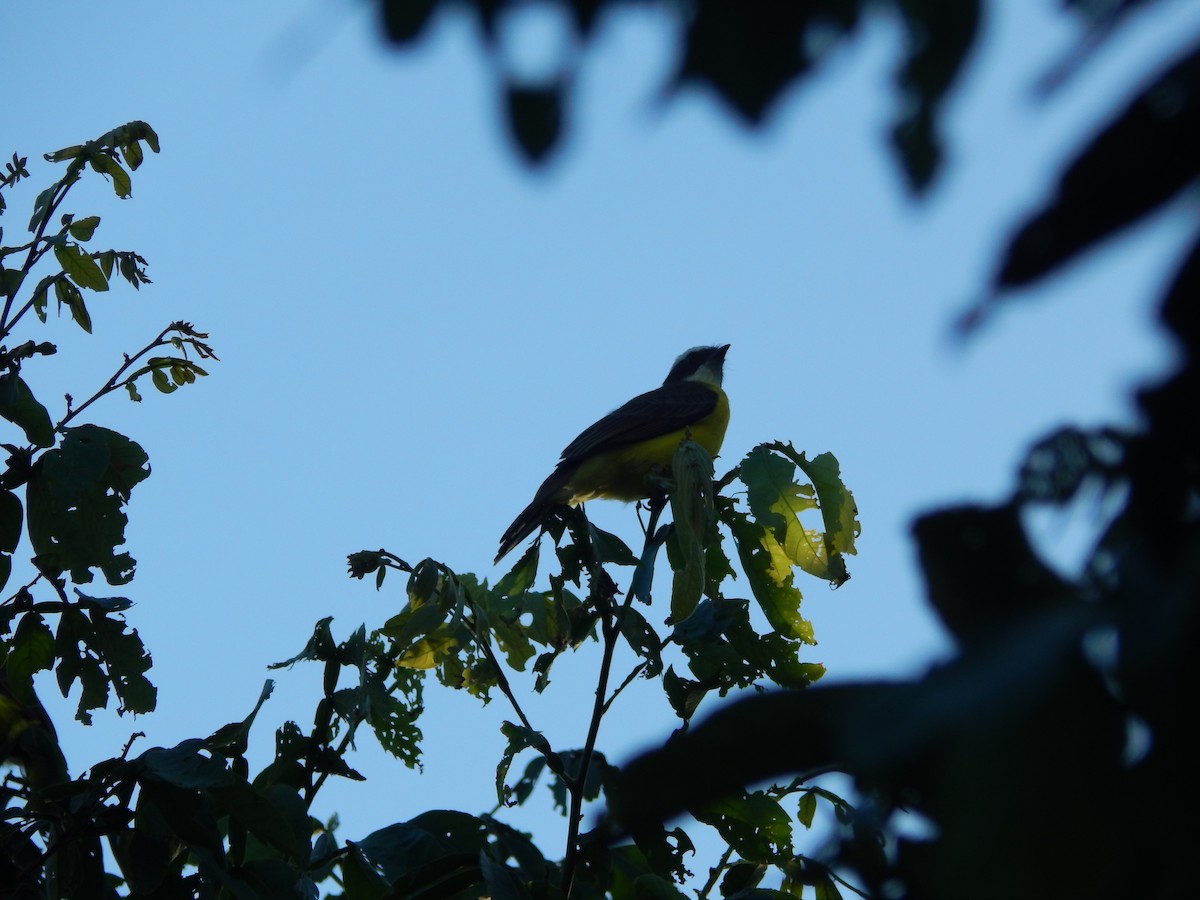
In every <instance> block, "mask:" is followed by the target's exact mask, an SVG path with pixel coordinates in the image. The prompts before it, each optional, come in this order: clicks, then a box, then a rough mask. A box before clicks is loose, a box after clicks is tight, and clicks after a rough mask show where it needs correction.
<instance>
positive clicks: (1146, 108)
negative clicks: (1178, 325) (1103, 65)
mask: <svg viewBox="0 0 1200 900" xmlns="http://www.w3.org/2000/svg"><path fill="white" fill-rule="evenodd" d="M1198 175H1200V46H1196V47H1194V48H1193V49H1192V50H1190V51H1189V52H1188V53H1187V54H1185V55H1184V56H1183V58H1182V59H1180V60H1178V61H1177V62H1175V63H1174V64H1172V65H1171V66H1169V67H1168V68H1167V69H1166V70H1165V71H1164V72H1163V73H1162V74H1161V75H1159V76H1158V77H1157V78H1156V79H1154V80H1153V81H1152V82H1151V83H1150V84H1149V85H1148V86H1147V87H1145V88H1144V89H1143V90H1142V91H1140V92H1139V93H1138V94H1137V96H1135V97H1134V99H1133V101H1132V102H1131V103H1129V105H1128V106H1126V108H1125V109H1124V110H1123V111H1122V112H1121V113H1120V114H1119V115H1118V116H1117V117H1116V118H1115V119H1114V120H1113V121H1112V122H1111V123H1110V124H1109V125H1108V126H1107V127H1106V128H1104V129H1103V130H1102V131H1101V132H1100V134H1099V135H1097V137H1096V138H1094V139H1093V140H1092V141H1091V142H1090V143H1089V144H1088V145H1087V146H1086V147H1084V149H1083V150H1082V151H1080V152H1079V153H1078V154H1077V155H1076V157H1075V159H1074V160H1073V161H1072V162H1071V164H1070V165H1069V167H1068V168H1067V170H1066V172H1065V173H1064V174H1063V176H1062V178H1061V179H1060V181H1059V184H1058V190H1057V194H1056V196H1054V197H1053V198H1051V199H1050V200H1049V202H1047V203H1046V204H1045V205H1044V206H1043V208H1042V209H1041V210H1040V211H1039V212H1037V213H1036V214H1035V215H1034V216H1033V217H1032V218H1030V219H1029V220H1027V221H1026V222H1025V223H1024V224H1023V225H1022V226H1021V228H1020V230H1019V231H1018V232H1017V234H1016V235H1015V236H1014V237H1013V238H1012V240H1011V241H1010V243H1009V245H1008V249H1007V252H1006V255H1005V258H1004V260H1003V262H1002V264H1001V266H1000V269H999V272H998V273H997V274H996V277H995V286H996V287H997V288H998V289H1005V288H1011V287H1018V286H1021V285H1025V284H1029V283H1030V282H1033V281H1036V280H1037V279H1039V278H1041V277H1043V276H1044V275H1046V274H1048V273H1050V272H1052V271H1054V270H1055V269H1057V268H1058V267H1060V266H1062V265H1063V264H1064V263H1066V262H1068V261H1069V260H1071V259H1073V258H1074V257H1075V256H1076V255H1077V254H1079V253H1081V252H1082V251H1084V250H1087V249H1089V248H1090V247H1092V246H1094V245H1095V244H1096V243H1097V242H1099V241H1100V240H1102V239H1104V238H1105V237H1108V236H1109V235H1111V234H1113V233H1114V232H1116V231H1118V230H1120V229H1122V228H1125V227H1127V226H1128V225H1130V224H1132V223H1133V222H1136V221H1137V220H1139V219H1141V218H1142V217H1144V216H1146V215H1147V214H1148V213H1150V212H1152V211H1153V210H1155V209H1157V208H1159V207H1160V206H1162V205H1163V204H1164V203H1166V202H1167V201H1168V200H1170V199H1171V198H1172V197H1174V196H1176V195H1177V194H1179V192H1180V191H1181V190H1183V188H1185V187H1186V186H1187V185H1188V184H1190V183H1192V182H1193V181H1195V179H1196V177H1197V176H1198Z"/></svg>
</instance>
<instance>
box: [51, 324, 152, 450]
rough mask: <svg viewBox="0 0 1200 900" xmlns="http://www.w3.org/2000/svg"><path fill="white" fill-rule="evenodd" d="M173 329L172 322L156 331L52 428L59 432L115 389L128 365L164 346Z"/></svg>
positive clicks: (127, 369) (128, 367)
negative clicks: (147, 342)
mask: <svg viewBox="0 0 1200 900" xmlns="http://www.w3.org/2000/svg"><path fill="white" fill-rule="evenodd" d="M174 330H175V323H174V322H172V323H171V324H170V325H168V326H167V327H166V328H164V329H163V330H162V331H160V332H159V333H158V337H156V338H155V339H154V340H152V341H151V342H150V343H149V344H147V345H146V346H145V347H143V348H142V349H141V350H139V351H138V352H137V353H135V354H133V356H126V357H125V362H124V363H123V364H122V365H121V366H120V368H118V369H117V371H115V372H114V373H113V374H112V377H111V378H109V379H108V381H106V382H104V384H103V386H102V387H101V388H100V390H98V391H96V393H94V394H92V396H90V397H88V398H87V400H85V401H84V402H83V403H82V404H80V405H79V406H77V407H75V408H74V409H72V410H71V411H70V412H68V413H67V414H66V415H65V416H63V417H62V419H60V420H59V422H58V424H57V425H55V426H54V430H55V431H57V432H60V433H61V432H62V430H63V428H65V427H66V425H67V423H68V422H70V421H71V420H72V419H74V418H75V417H76V416H77V415H79V414H80V413H81V412H83V411H84V410H85V409H87V408H88V407H89V406H91V405H92V404H93V403H95V402H96V401H97V400H99V399H100V398H101V397H103V396H105V395H106V394H111V393H112V392H113V391H115V390H116V389H117V388H118V387H119V386H120V383H121V382H120V379H121V376H122V375H124V374H125V373H126V372H127V371H129V369H130V367H131V366H132V365H133V364H134V363H135V362H137V361H138V360H139V359H141V358H142V357H143V356H145V355H146V354H147V353H149V352H150V351H151V350H153V349H154V348H155V347H164V346H166V345H167V344H168V343H169V342H168V341H166V340H164V338H166V336H167V335H168V334H170V333H171V332H172V331H174Z"/></svg>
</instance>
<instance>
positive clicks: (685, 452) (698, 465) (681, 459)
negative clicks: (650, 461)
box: [671, 440, 713, 623]
mask: <svg viewBox="0 0 1200 900" xmlns="http://www.w3.org/2000/svg"><path fill="white" fill-rule="evenodd" d="M671 472H672V474H673V475H674V481H675V484H674V487H673V488H672V489H671V515H672V518H673V519H674V525H675V530H674V536H675V542H676V546H677V548H678V551H679V557H680V559H679V563H678V564H677V566H676V568H675V577H674V579H673V581H672V583H671V621H672V622H674V623H679V622H682V621H684V620H685V619H687V617H688V616H690V615H691V614H692V612H693V610H695V608H696V604H697V603H699V602H700V597H701V595H702V593H703V591H704V585H705V574H706V570H705V556H704V543H705V538H706V536H707V535H708V532H709V523H710V521H711V519H712V515H713V465H712V457H711V456H709V455H708V452H707V451H706V450H705V449H704V448H703V447H702V446H700V445H699V444H698V443H696V442H695V441H690V440H688V441H682V442H680V444H679V448H678V449H677V450H676V451H675V457H674V460H673V462H672V465H671Z"/></svg>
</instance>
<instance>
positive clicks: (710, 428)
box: [568, 385, 729, 503]
mask: <svg viewBox="0 0 1200 900" xmlns="http://www.w3.org/2000/svg"><path fill="white" fill-rule="evenodd" d="M709 387H711V388H712V391H713V393H715V394H716V395H717V405H716V407H715V408H714V409H713V411H712V412H711V413H709V414H708V415H707V416H705V417H704V418H703V419H700V420H699V421H698V422H695V423H693V424H692V425H690V426H688V427H687V428H679V429H676V430H675V431H670V432H667V433H665V434H661V435H658V436H657V437H653V438H650V439H648V440H644V441H639V442H638V443H636V444H628V445H626V446H624V447H617V448H615V449H612V450H607V451H605V452H603V453H597V454H596V455H595V456H593V457H591V458H589V459H587V460H585V461H584V462H582V463H581V464H580V466H579V468H578V469H576V470H575V474H574V475H573V476H572V477H571V483H570V485H568V489H569V491H570V493H571V499H570V500H569V501H568V502H570V503H582V502H584V501H586V500H593V499H596V498H600V497H604V498H608V499H612V500H627V501H628V500H640V499H642V498H644V497H647V496H649V490H648V489H647V487H646V476H647V475H648V474H649V473H650V472H651V470H653V469H655V468H662V467H669V466H670V465H671V461H672V460H673V459H674V458H675V451H676V450H678V449H679V444H680V442H681V441H683V440H684V438H685V437H687V436H688V435H689V434H690V436H691V438H692V440H694V441H696V442H697V443H698V444H700V446H702V447H703V448H704V449H705V450H707V451H708V453H709V455H710V456H716V455H717V453H719V452H720V450H721V443H722V441H724V440H725V429H726V428H727V427H728V425H729V398H728V397H726V396H725V392H724V391H723V390H721V389H720V388H719V387H717V386H716V385H709Z"/></svg>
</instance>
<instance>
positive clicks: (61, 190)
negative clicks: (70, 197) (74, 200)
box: [0, 162, 83, 340]
mask: <svg viewBox="0 0 1200 900" xmlns="http://www.w3.org/2000/svg"><path fill="white" fill-rule="evenodd" d="M82 169H83V167H82V166H81V165H80V166H76V164H75V162H72V163H71V165H70V166H68V168H67V173H66V174H65V175H63V177H62V179H61V180H60V181H59V182H58V186H57V187H56V188H55V189H54V195H53V196H52V197H51V198H50V202H49V203H48V204H47V205H46V212H45V214H44V215H43V216H42V222H41V224H40V225H38V229H37V232H35V233H34V235H33V240H32V241H30V242H29V253H28V254H26V256H25V265H23V266H21V269H20V271H22V272H24V273H25V276H24V277H28V276H29V274H30V273H31V272H32V271H33V267H34V266H36V265H37V264H38V263H39V262H40V261H41V259H42V257H43V256H45V255H46V253H47V250H48V249H49V245H48V244H47V246H46V248H45V249H43V250H41V251H40V252H39V251H38V243H39V242H40V241H41V240H42V238H43V236H44V235H45V233H46V226H47V225H49V224H50V220H51V219H52V218H54V213H55V212H56V211H57V210H58V207H59V205H60V204H61V203H62V202H63V200H64V199H65V198H66V196H67V191H69V190H70V189H71V188H72V186H73V185H74V184H75V182H77V181H79V173H80V172H81V171H82ZM16 298H17V295H16V292H15V291H14V292H13V293H12V294H9V295H8V296H7V297H5V298H4V312H3V313H0V340H3V339H4V338H5V337H7V336H8V333H9V331H11V330H12V328H13V326H15V325H16V324H17V322H19V321H20V320H21V317H22V316H23V315H25V313H26V312H28V310H29V307H30V306H31V305H32V303H33V301H32V300H30V301H29V303H27V304H25V306H24V307H23V308H22V309H21V311H20V312H19V313H17V314H16V315H15V316H13V319H12V321H11V322H10V321H9V320H8V314H9V313H10V312H12V305H13V301H14V300H15V299H16Z"/></svg>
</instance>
